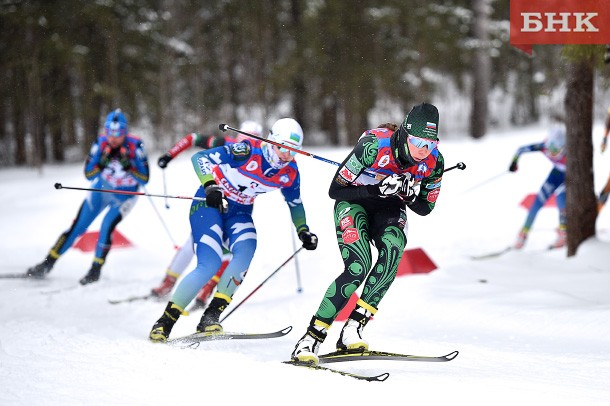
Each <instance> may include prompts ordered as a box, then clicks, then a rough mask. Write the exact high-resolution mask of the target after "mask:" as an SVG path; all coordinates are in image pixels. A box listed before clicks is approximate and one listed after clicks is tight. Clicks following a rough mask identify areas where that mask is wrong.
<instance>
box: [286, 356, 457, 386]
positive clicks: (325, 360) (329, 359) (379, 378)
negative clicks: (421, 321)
mask: <svg viewBox="0 0 610 406" xmlns="http://www.w3.org/2000/svg"><path fill="white" fill-rule="evenodd" d="M457 356H458V351H453V352H450V353H449V354H446V355H440V356H428V355H407V354H398V353H394V352H386V351H372V350H361V349H357V350H345V351H335V352H331V353H328V354H323V355H320V356H318V359H319V361H318V364H313V363H308V362H299V361H295V360H290V361H284V364H289V365H294V366H298V367H304V368H309V369H314V370H322V371H328V372H332V373H336V374H340V375H343V376H348V377H350V378H355V379H359V380H363V381H369V382H383V381H385V380H386V379H388V377H389V376H390V374H389V373H388V372H384V373H382V374H379V375H361V374H355V373H352V372H346V371H342V370H338V369H334V368H330V367H327V366H323V365H321V364H330V363H335V362H347V361H364V360H369V361H419V362H448V361H451V360H453V359H454V358H455V357H457Z"/></svg>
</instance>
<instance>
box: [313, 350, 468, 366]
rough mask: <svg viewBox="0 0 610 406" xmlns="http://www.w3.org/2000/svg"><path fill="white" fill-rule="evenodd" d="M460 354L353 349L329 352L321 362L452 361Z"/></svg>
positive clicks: (322, 357)
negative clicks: (402, 352) (410, 353)
mask: <svg viewBox="0 0 610 406" xmlns="http://www.w3.org/2000/svg"><path fill="white" fill-rule="evenodd" d="M458 354H459V352H458V351H453V352H450V353H449V354H447V355H440V356H428V355H408V354H397V353H394V352H385V351H369V350H367V351H362V350H351V351H335V352H331V353H328V354H323V355H320V356H319V357H318V358H319V360H320V361H319V363H320V364H330V363H333V362H346V361H362V360H375V361H379V360H390V361H420V362H448V361H452V360H453V359H455V357H457V356H458Z"/></svg>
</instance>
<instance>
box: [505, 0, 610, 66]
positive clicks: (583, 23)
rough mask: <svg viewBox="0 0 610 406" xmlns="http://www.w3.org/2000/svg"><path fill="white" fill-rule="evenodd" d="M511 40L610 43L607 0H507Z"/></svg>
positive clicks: (528, 47) (523, 45) (522, 43)
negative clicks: (508, 1)
mask: <svg viewBox="0 0 610 406" xmlns="http://www.w3.org/2000/svg"><path fill="white" fill-rule="evenodd" d="M510 43H511V45H513V46H514V47H516V48H519V49H521V50H522V51H524V52H526V53H528V54H530V55H531V54H532V45H538V44H610V0H510Z"/></svg>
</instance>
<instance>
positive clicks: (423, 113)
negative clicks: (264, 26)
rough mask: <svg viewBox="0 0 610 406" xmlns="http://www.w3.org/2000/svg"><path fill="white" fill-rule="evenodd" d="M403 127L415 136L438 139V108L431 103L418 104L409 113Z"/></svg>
mask: <svg viewBox="0 0 610 406" xmlns="http://www.w3.org/2000/svg"><path fill="white" fill-rule="evenodd" d="M401 127H402V130H404V131H406V132H407V133H408V134H410V135H414V136H415V137H420V138H427V139H429V140H433V141H438V110H437V108H436V107H435V106H433V105H432V104H429V103H422V104H418V105H417V106H415V107H413V108H412V109H411V111H410V112H409V114H407V116H406V117H405V121H403V123H402V125H401Z"/></svg>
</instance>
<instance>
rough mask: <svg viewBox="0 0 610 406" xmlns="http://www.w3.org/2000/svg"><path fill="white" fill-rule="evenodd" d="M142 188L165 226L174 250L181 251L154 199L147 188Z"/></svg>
mask: <svg viewBox="0 0 610 406" xmlns="http://www.w3.org/2000/svg"><path fill="white" fill-rule="evenodd" d="M142 188H143V189H144V192H146V193H147V195H146V197H148V201H149V202H150V204H151V205H152V207H153V209H154V211H155V213H156V214H157V218H158V219H159V221H160V222H161V224H162V225H163V228H164V229H165V232H166V233H167V236H168V237H169V239H170V241H171V242H172V244H173V245H174V249H175V250H177V249H179V248H180V247H179V246H178V244H176V241H175V240H174V237H172V233H170V232H169V228H168V227H167V224H165V221H164V220H163V217H161V213H159V210H158V209H157V206H155V202H153V199H152V198H151V197H150V195H149V194H148V190H146V188H145V187H142ZM166 199H167V197H166Z"/></svg>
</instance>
